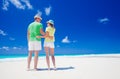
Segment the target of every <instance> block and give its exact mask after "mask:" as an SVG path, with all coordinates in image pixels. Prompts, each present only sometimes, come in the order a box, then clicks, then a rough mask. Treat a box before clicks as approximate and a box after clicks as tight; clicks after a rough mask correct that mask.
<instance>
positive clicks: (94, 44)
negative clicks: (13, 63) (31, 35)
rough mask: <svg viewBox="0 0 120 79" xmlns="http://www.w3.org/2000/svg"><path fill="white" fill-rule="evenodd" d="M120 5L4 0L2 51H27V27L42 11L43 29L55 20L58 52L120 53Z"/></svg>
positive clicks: (112, 1)
mask: <svg viewBox="0 0 120 79" xmlns="http://www.w3.org/2000/svg"><path fill="white" fill-rule="evenodd" d="M119 4H120V1H118V0H109V1H108V0H57V1H56V0H1V1H0V51H1V52H2V53H4V52H5V53H9V52H15V53H21V52H22V53H23V52H26V50H27V39H26V32H27V27H28V25H29V23H31V22H32V21H33V17H34V15H35V14H37V13H39V14H41V16H42V18H43V20H42V24H43V26H44V29H45V28H46V21H47V20H49V19H53V20H54V21H55V27H56V34H55V37H56V42H55V45H56V50H58V51H59V52H61V51H65V52H66V51H73V52H72V53H73V54H74V52H80V53H120V31H119V29H120V15H119V14H120V10H119V7H120V5H119ZM58 51H57V52H58ZM1 52H0V53H1ZM67 53H69V52H67Z"/></svg>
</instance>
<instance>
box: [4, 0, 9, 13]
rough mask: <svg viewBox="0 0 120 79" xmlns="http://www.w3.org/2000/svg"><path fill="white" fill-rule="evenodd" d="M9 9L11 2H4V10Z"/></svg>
mask: <svg viewBox="0 0 120 79" xmlns="http://www.w3.org/2000/svg"><path fill="white" fill-rule="evenodd" d="M8 7H9V2H8V0H3V7H2V9H3V10H6V11H7V10H8Z"/></svg>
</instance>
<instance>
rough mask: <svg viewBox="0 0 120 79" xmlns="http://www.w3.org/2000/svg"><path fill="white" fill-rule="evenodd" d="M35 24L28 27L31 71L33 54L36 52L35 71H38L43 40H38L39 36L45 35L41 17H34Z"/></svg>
mask: <svg viewBox="0 0 120 79" xmlns="http://www.w3.org/2000/svg"><path fill="white" fill-rule="evenodd" d="M34 20H35V21H34V22H32V23H31V24H30V25H29V26H28V32H27V38H28V51H29V54H28V70H30V63H31V59H32V53H33V52H34V70H37V63H38V53H39V51H40V50H41V49H42V48H41V38H36V36H38V35H44V34H45V33H44V32H43V26H42V24H41V23H40V22H41V20H42V18H41V17H40V16H39V15H35V16H34Z"/></svg>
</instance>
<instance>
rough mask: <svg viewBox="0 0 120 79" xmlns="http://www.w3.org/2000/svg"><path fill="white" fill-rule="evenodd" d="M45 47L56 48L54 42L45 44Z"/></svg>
mask: <svg viewBox="0 0 120 79" xmlns="http://www.w3.org/2000/svg"><path fill="white" fill-rule="evenodd" d="M44 47H49V48H55V46H54V42H44Z"/></svg>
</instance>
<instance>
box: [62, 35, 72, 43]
mask: <svg viewBox="0 0 120 79" xmlns="http://www.w3.org/2000/svg"><path fill="white" fill-rule="evenodd" d="M62 43H70V40H69V39H68V36H66V37H65V38H64V39H63V40H62Z"/></svg>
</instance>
